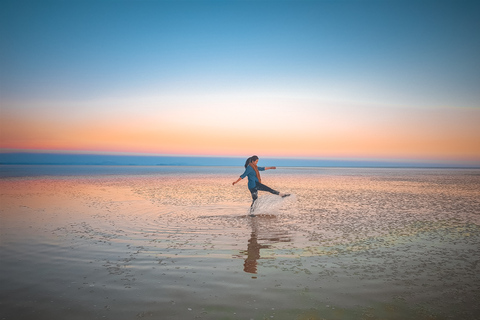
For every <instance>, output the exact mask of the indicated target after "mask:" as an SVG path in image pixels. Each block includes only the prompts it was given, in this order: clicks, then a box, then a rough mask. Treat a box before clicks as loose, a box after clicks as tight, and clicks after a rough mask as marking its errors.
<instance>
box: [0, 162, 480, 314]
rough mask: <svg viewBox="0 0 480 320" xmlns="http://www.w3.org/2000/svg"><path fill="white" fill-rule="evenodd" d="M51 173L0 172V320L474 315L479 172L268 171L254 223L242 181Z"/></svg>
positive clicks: (217, 176) (479, 256)
mask: <svg viewBox="0 0 480 320" xmlns="http://www.w3.org/2000/svg"><path fill="white" fill-rule="evenodd" d="M9 169H11V170H9ZM42 170H43V171H42ZM59 170H63V171H56V169H55V167H53V166H52V167H48V168H43V167H36V168H32V167H29V168H28V170H27V171H28V172H27V173H24V174H22V167H14V168H13V167H12V168H9V167H5V166H4V167H2V170H1V172H3V174H2V176H3V178H1V179H0V193H1V195H0V203H1V209H0V283H1V284H2V285H1V286H0V319H53V318H56V319H97V318H99V319H137V318H151V319H460V318H461V319H476V316H477V315H478V314H480V304H479V301H480V289H479V288H480V276H479V274H480V263H479V260H480V250H479V248H480V170H440V169H322V168H316V169H315V168H288V169H287V168H279V169H278V170H271V171H268V172H265V173H263V175H262V178H263V179H262V182H264V183H265V184H267V185H268V186H270V187H272V188H274V189H277V190H280V191H284V192H289V193H292V196H291V197H288V198H285V199H281V198H279V197H278V196H274V195H271V194H267V193H260V197H259V200H258V201H259V203H258V208H257V209H256V212H255V213H256V217H254V218H252V217H250V216H249V215H248V213H249V206H250V203H251V198H250V193H249V191H248V190H247V187H246V181H242V182H241V183H239V184H237V185H235V186H232V184H231V183H232V182H233V181H234V180H236V179H237V177H238V176H239V175H240V174H241V173H242V172H243V170H242V168H241V167H238V168H232V167H142V168H130V167H106V168H104V169H103V170H102V168H98V167H96V168H94V169H93V170H92V168H90V167H76V168H74V167H70V168H65V167H61V169H59ZM5 172H10V174H5Z"/></svg>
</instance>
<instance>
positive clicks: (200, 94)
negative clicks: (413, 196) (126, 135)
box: [0, 0, 480, 157]
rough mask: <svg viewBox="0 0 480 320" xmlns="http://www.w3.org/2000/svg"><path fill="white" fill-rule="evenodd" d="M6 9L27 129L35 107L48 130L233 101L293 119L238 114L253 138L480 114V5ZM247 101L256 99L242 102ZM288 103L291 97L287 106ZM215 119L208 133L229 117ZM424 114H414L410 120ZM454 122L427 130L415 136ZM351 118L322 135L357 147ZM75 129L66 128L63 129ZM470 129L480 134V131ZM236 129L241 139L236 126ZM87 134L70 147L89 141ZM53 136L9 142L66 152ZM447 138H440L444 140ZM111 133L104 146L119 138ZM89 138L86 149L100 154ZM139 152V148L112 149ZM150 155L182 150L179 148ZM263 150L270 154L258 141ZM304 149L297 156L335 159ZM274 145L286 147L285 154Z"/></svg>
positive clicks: (5, 52) (10, 109)
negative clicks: (400, 117)
mask: <svg viewBox="0 0 480 320" xmlns="http://www.w3.org/2000/svg"><path fill="white" fill-rule="evenodd" d="M0 12H1V13H0V26H1V30H2V31H1V38H0V46H1V47H2V50H1V56H0V58H1V62H0V69H1V70H2V71H1V73H0V83H1V89H0V90H1V91H0V93H1V101H2V113H4V114H6V115H7V116H8V118H9V119H10V118H11V119H14V120H12V121H18V122H19V123H22V119H23V120H25V121H24V122H23V124H19V125H17V128H22V126H27V125H28V124H29V123H30V122H28V121H33V120H32V119H29V116H31V115H36V119H37V120H38V121H39V122H42V121H43V122H42V123H40V124H39V125H43V126H52V124H50V122H48V121H50V120H51V119H50V118H56V121H57V122H64V123H68V122H69V121H74V120H75V119H77V120H75V121H79V120H78V119H80V118H83V119H85V121H86V122H85V123H87V121H89V119H90V120H92V119H102V121H105V123H108V121H109V119H108V115H109V114H112V115H113V114H117V113H118V114H123V115H124V116H125V117H126V118H130V119H132V118H133V119H134V120H135V121H136V122H137V123H145V122H148V121H149V120H150V119H152V118H156V117H158V118H159V119H168V121H169V123H172V121H170V119H171V118H169V117H178V115H175V116H174V115H172V113H171V111H172V110H182V111H181V112H180V114H196V115H198V114H202V112H203V113H205V114H207V113H208V114H210V113H215V112H216V111H215V110H219V109H218V108H223V109H222V110H221V111H220V112H218V114H221V115H222V116H219V117H218V119H217V123H222V122H223V123H229V122H233V121H234V120H235V119H238V116H237V115H238V114H239V113H240V112H244V113H245V114H248V112H249V111H252V110H255V111H256V110H259V111H260V112H259V114H261V115H262V116H263V115H267V114H269V113H271V112H272V110H273V112H276V111H278V112H284V113H283V114H285V115H288V116H285V117H284V118H282V119H280V118H278V119H277V118H275V120H269V119H268V118H267V117H265V118H264V119H265V120H264V122H260V124H259V122H256V121H254V124H253V125H252V126H249V124H248V120H245V119H239V120H241V121H242V122H243V126H235V127H234V129H235V130H237V131H238V130H245V131H248V132H251V131H252V130H256V128H258V126H259V125H262V126H265V128H267V129H268V130H265V132H262V134H268V132H272V135H274V136H282V137H283V136H284V134H283V133H282V132H276V131H275V130H276V127H279V126H281V127H283V130H291V131H292V132H291V134H292V135H296V134H297V138H296V139H298V140H302V138H305V137H306V135H310V136H313V135H316V134H319V132H318V131H314V130H313V129H312V131H310V133H309V131H307V130H305V131H302V130H303V128H302V122H304V121H305V119H304V117H305V114H306V115H307V118H308V117H309V118H310V119H316V118H318V120H319V123H323V122H322V121H327V122H331V121H330V120H325V119H322V117H323V115H326V114H328V113H329V112H331V111H330V110H332V109H335V110H336V111H335V113H336V114H335V115H334V117H333V118H334V119H336V120H338V119H339V118H345V119H346V118H348V117H349V114H353V115H354V116H355V117H357V119H358V122H359V129H358V130H359V131H364V130H363V129H361V127H362V126H363V127H364V128H368V127H372V119H376V118H377V117H378V116H379V115H380V117H381V118H382V119H384V118H385V119H387V118H388V119H390V118H395V117H396V115H397V114H399V113H403V112H404V110H406V112H407V113H412V114H415V112H419V114H424V113H425V112H427V113H428V112H433V113H436V112H437V111H436V110H437V109H438V108H444V109H445V108H446V109H448V110H449V111H448V112H446V113H445V114H446V116H447V119H453V120H452V121H454V122H455V123H454V125H452V127H451V128H449V129H448V130H450V129H451V130H452V131H455V130H457V129H456V128H458V127H462V126H463V122H464V119H472V118H473V119H478V120H480V115H479V113H478V111H477V110H478V109H480V90H478V88H480V59H479V58H478V57H480V37H479V36H478V35H479V32H480V4H479V2H478V1H394V0H391V1H115V0H108V1H2V4H1V10H0ZM188 98H190V100H188ZM240 99H245V101H243V103H242V104H235V103H234V101H239V100H240ZM126 101H127V102H128V103H127V102H126ZM192 101H194V102H192ZM279 101H290V103H289V104H288V105H283V106H280V107H278V109H275V107H274V106H275V105H279V103H278V102H279ZM195 103H198V105H195ZM212 105H216V106H218V107H215V108H213V107H212ZM216 108H217V109H216ZM225 108H227V109H225ZM229 108H230V109H229ZM152 109H155V112H154V113H153V111H152ZM465 109H468V110H470V111H465ZM72 110H74V111H72ZM100 110H101V111H100ZM138 110H140V111H138ZM225 110H227V111H225ZM296 110H297V111H296ZM351 110H355V111H354V112H353V113H352V112H351ZM472 110H473V111H472ZM230 111H231V112H230ZM139 112H141V115H140V114H139ZM442 112H443V111H442ZM42 114H48V118H49V119H46V118H47V116H44V117H45V119H43V118H42V116H41V115H42ZM452 115H454V116H452ZM457 115H458V119H457V118H456V116H457ZM32 117H33V116H32ZM277 117H278V116H277ZM415 117H416V116H415V115H413V116H412V118H415ZM57 118H58V119H57ZM72 118H75V119H72ZM363 118H365V119H367V120H365V119H363ZM425 118H428V117H425ZM434 118H435V117H434ZM26 119H28V121H27V120H26ZM62 119H63V120H62ZM122 119H123V118H122ZM368 119H369V120H368ZM435 119H437V118H435ZM438 119H439V118H438ZM118 121H119V122H118V123H119V126H125V124H124V123H122V121H123V120H118ZM165 121H167V120H165ZM182 121H183V120H181V121H178V123H177V122H175V121H173V122H175V125H176V127H177V128H180V129H181V130H182V132H185V131H188V127H191V126H192V123H191V122H189V121H183V122H182ZM202 121H204V123H205V127H204V128H203V129H208V130H210V129H212V128H213V127H215V126H216V125H217V123H209V122H208V119H203V118H202ZM290 121H291V123H292V127H291V128H288V126H289V122H290ZM350 121H352V120H350ZM432 121H433V120H432ZM435 121H437V120H435ZM413 122H414V121H411V120H408V121H407V122H406V123H405V126H409V125H411V124H412V123H413ZM85 123H83V126H85ZM160 123H161V121H160V120H159V122H158V124H159V125H160ZM276 123H277V124H276ZM441 123H443V120H438V123H437V122H431V123H426V124H418V127H415V128H416V129H415V128H414V132H420V131H421V128H422V126H425V127H428V128H430V127H432V128H433V127H435V126H438V125H439V124H441ZM55 125H57V124H53V126H55ZM373 125H375V124H373ZM465 125H466V126H472V124H470V123H465ZM152 126H153V124H152ZM343 126H344V125H342V124H341V125H339V128H341V129H338V130H336V129H335V128H332V129H331V130H330V131H328V132H322V133H321V134H322V135H331V136H332V137H334V138H335V139H337V140H335V139H334V140H335V141H346V140H348V137H347V136H345V135H347V134H352V133H346V132H345V129H344V128H343ZM405 126H404V127H405ZM415 126H417V125H415ZM207 127H208V128H207ZM398 127H401V124H398ZM182 128H183V129H182ZM312 128H313V124H312ZM180 129H179V130H180ZM62 130H64V129H62V128H60V127H59V130H58V134H62ZM132 130H134V129H132ZM135 130H137V129H135ZM196 130H197V131H198V130H202V128H201V127H198V128H196ZM212 130H213V129H212ZM222 130H225V128H224V127H222ZM381 130H384V128H379V129H378V131H379V133H380V134H381ZM415 130H416V131H415ZM468 130H469V131H468V132H469V133H468V134H470V133H471V132H473V134H474V136H475V135H479V132H478V130H475V128H474V127H471V128H469V129H468ZM8 134H11V135H12V136H14V135H15V134H16V135H19V134H20V133H13V132H12V133H10V132H8ZM69 134H70V135H75V134H76V135H80V133H69ZM142 134H143V133H142ZM176 134H177V132H174V131H172V132H170V133H169V135H170V136H172V135H176ZM178 134H179V136H180V133H178ZM212 134H213V133H212ZM402 134H403V133H399V134H398V135H399V136H400V135H402ZM416 134H418V133H416ZM452 134H454V133H452ZM32 135H33V136H35V135H36V134H32ZM64 135H67V134H66V133H65V134H64ZM101 135H102V134H101V133H99V136H101ZM302 135H303V136H302ZM372 135H375V134H374V133H371V134H370V135H369V137H370V136H372ZM403 135H404V136H405V134H403ZM465 135H467V133H465ZM5 136H8V135H7V134H5ZM158 137H159V138H158V139H159V140H162V139H165V138H162V137H163V136H160V135H159V136H158ZM231 137H232V141H235V139H234V138H235V137H234V136H233V133H232V136H231ZM462 137H463V136H462ZM462 137H461V138H459V139H463V138H462ZM475 137H476V136H475ZM77 138H78V139H76V140H75V139H73V140H72V141H71V142H70V144H71V145H76V144H77V143H78V140H79V136H78V137H77ZM49 139H50V140H51V138H49V137H45V138H43V140H41V139H40V138H39V139H38V141H30V144H29V143H26V142H25V143H23V142H22V143H23V144H22V143H20V142H19V141H13V140H12V142H11V143H10V142H9V143H4V144H3V145H2V146H3V147H6V146H7V147H8V146H10V147H11V146H12V145H18V146H19V147H18V148H26V149H28V148H29V147H28V146H29V145H45V146H46V147H45V148H47V146H57V148H58V149H65V148H66V147H64V146H63V145H62V144H52V143H50V142H51V141H50V140H49ZM119 139H120V138H119ZM205 139H207V138H205ZM365 139H370V138H365ZM442 139H445V138H444V137H443V136H442V137H440V136H438V138H437V139H436V140H435V141H437V140H438V141H437V142H435V143H439V144H440V143H441V140H442ZM470 139H472V136H471V135H470ZM180 140H182V139H180ZM427 140H428V139H427ZM427 140H425V141H426V142H425V143H426V144H428V143H429V142H428V141H430V140H428V141H427ZM105 141H106V142H105V144H104V146H105V145H107V144H108V141H110V140H108V139H106V140H105ZM112 141H113V140H112ZM182 141H183V140H182ZM179 143H180V142H179ZM338 143H339V144H340V143H341V142H338ZM402 143H403V144H405V142H402ZM402 143H400V142H399V145H401V144H402ZM65 145H67V143H65ZM78 145H80V144H78ZM378 145H379V146H380V147H378V148H379V151H378V152H376V153H375V151H374V150H373V149H372V150H367V151H366V152H365V154H363V155H362V156H365V155H369V154H372V155H374V154H375V156H379V155H380V156H382V154H385V155H388V154H390V153H391V152H390V151H389V152H390V153H387V152H385V153H382V150H381V149H382V148H383V147H382V146H381V143H379V144H378ZM82 146H83V147H79V148H83V149H82V150H83V151H85V150H86V149H88V148H90V150H94V149H95V148H97V147H96V146H90V145H88V144H87V143H85V144H83V145H82ZM312 146H315V147H318V148H319V149H322V148H324V149H328V146H326V145H325V143H324V141H323V140H322V141H317V142H315V141H312V142H311V143H310V144H309V148H310V149H311V148H312ZM48 148H53V147H48ZM98 148H99V147H98ZM104 148H105V147H104ZM169 148H170V149H169ZM182 148H183V149H182ZM189 148H190V147H189V146H188V145H181V147H179V148H177V149H178V150H180V151H178V152H177V153H182V154H186V153H188V152H189V150H193V151H192V152H193V153H196V154H198V153H199V151H198V150H197V149H189ZM212 148H216V149H215V150H219V151H217V152H216V154H220V153H221V150H223V149H222V148H224V146H223V145H222V144H221V143H218V144H217V145H214V146H213V147H212ZM349 148H352V147H351V146H349V145H348V144H345V146H344V148H343V149H338V150H337V149H331V152H330V153H329V155H333V154H335V153H338V154H339V155H341V156H345V155H346V154H348V150H350V149H349ZM468 148H470V149H471V148H472V147H468ZM468 148H467V149H468ZM133 149H135V148H133V147H132V146H131V145H128V146H125V147H124V149H122V147H121V146H118V147H116V149H115V150H113V151H116V152H122V151H125V152H129V151H132V150H133ZM144 149H145V150H143V151H144V152H158V153H164V151H165V150H167V151H165V152H167V153H168V150H177V149H175V148H174V147H173V146H170V147H168V148H167V147H166V148H165V149H158V151H152V147H151V146H146V147H145V148H144ZM255 149H256V150H257V151H260V152H256V153H261V151H262V150H261V148H260V150H258V149H259V146H255ZM95 150H97V149H95ZM182 150H184V151H182ZM212 150H213V149H212ZM243 150H246V149H242V152H240V154H242V155H243ZM279 150H280V149H279ZM302 150H303V149H302ZM302 150H297V151H292V152H291V153H289V154H288V155H289V156H291V155H292V154H298V155H301V156H304V155H306V156H309V155H316V156H322V153H321V152H317V153H311V154H310V153H308V152H306V151H302ZM305 150H306V149H305ZM352 150H353V151H352V153H356V152H357V153H358V152H359V151H358V150H357V149H355V148H352ZM135 151H136V152H141V151H142V150H140V149H139V148H138V149H135ZM227 151H228V150H227ZM172 152H174V151H172ZM245 152H248V151H245ZM265 152H266V153H267V152H268V153H269V155H271V156H275V155H278V156H282V155H283V154H281V152H280V151H278V150H277V151H275V150H273V149H272V150H265ZM295 152H296V153H295ZM402 152H403V151H402V150H400V151H399V152H398V155H395V156H397V157H400V156H401V155H402ZM226 153H227V154H232V151H228V152H226ZM252 153H254V152H252ZM407 153H408V152H407ZM439 154H440V153H439ZM408 156H410V157H412V156H414V154H413V153H412V155H408ZM443 156H444V155H439V156H438V157H443ZM457 156H458V157H462V154H459V155H457ZM464 156H465V157H472V153H471V152H470V153H468V152H464ZM477 156H478V155H477V154H476V153H475V154H473V157H477ZM432 157H435V153H434V152H433V153H432Z"/></svg>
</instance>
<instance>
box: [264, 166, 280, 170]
mask: <svg viewBox="0 0 480 320" xmlns="http://www.w3.org/2000/svg"><path fill="white" fill-rule="evenodd" d="M270 169H277V167H265V170H270Z"/></svg>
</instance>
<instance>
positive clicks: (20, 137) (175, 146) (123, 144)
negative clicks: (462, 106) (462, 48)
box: [0, 110, 480, 161]
mask: <svg viewBox="0 0 480 320" xmlns="http://www.w3.org/2000/svg"><path fill="white" fill-rule="evenodd" d="M478 115H479V110H468V111H465V110H464V111H463V113H462V114H461V115H460V116H459V115H458V113H456V114H453V113H451V112H450V113H449V112H446V114H441V113H439V112H437V114H432V113H428V114H427V113H425V114H423V115H418V114H417V115H411V114H403V115H400V116H397V117H396V118H395V119H393V120H389V119H387V120H385V119H382V121H378V120H375V119H373V120H362V119H360V120H359V121H358V122H356V121H354V120H355V119H352V118H350V119H345V121H343V120H341V119H340V118H336V119H335V121H336V122H334V123H329V122H328V121H323V122H319V123H318V124H316V123H315V122H314V121H310V122H309V121H306V122H301V121H297V122H295V121H292V122H291V123H288V121H286V120H285V119H283V120H282V119H281V118H278V119H275V123H272V122H268V121H264V124H263V125H262V126H259V127H255V128H252V127H249V126H247V125H246V124H244V123H243V122H241V121H239V122H227V121H223V122H222V121H221V119H217V122H216V123H209V122H207V120H206V118H205V119H201V120H203V121H197V120H196V119H195V117H190V118H187V119H186V120H185V119H184V118H181V117H179V116H178V115H175V117H173V116H170V117H168V116H162V117H151V118H146V117H137V118H135V117H132V118H127V117H122V116H117V117H111V118H108V117H104V118H97V119H95V120H91V119H65V118H62V117H53V116H50V117H44V118H40V117H38V115H36V116H35V115H32V116H25V115H21V116H19V115H15V114H13V115H12V114H10V115H7V116H6V117H2V125H1V128H0V130H1V144H0V147H1V148H3V149H26V150H58V151H61V150H64V151H89V152H124V153H142V154H165V155H168V154H169V155H205V156H212V155H218V156H239V155H249V154H258V155H261V156H264V157H265V156H267V157H312V158H321V157H339V158H390V159H393V158H397V159H398V158H401V159H407V158H410V159H412V158H413V159H415V158H417V159H439V160H441V159H449V160H452V159H454V160H474V161H480V128H478V125H477V124H478V123H480V121H478V120H479V116H478ZM453 116H456V117H457V119H453V118H452V117H453ZM229 120H231V119H229ZM267 120H268V118H267ZM287 120H288V119H287ZM453 120H455V121H453ZM281 121H284V122H283V123H281V124H282V125H281V126H280V125H276V123H279V122H281Z"/></svg>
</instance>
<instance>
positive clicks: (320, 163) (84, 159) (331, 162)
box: [0, 152, 480, 169]
mask: <svg viewBox="0 0 480 320" xmlns="http://www.w3.org/2000/svg"><path fill="white" fill-rule="evenodd" d="M244 161H245V159H244V158H240V157H221V156H218V157H202V156H142V155H140V156H135V155H101V154H61V153H21V152H15V153H0V165H3V166H8V165H45V166H54V165H55V166H155V167H159V166H204V167H243V164H244ZM260 165H262V166H277V167H287V168H295V167H298V168H392V169H393V168H434V169H442V168H444V169H479V168H480V163H477V162H474V161H468V162H467V161H464V162H459V161H457V162H455V161H450V162H447V161H418V160H417V161H415V160H408V161H407V160H405V161H398V160H397V161H394V160H365V159H306V158H300V159H295V158H270V157H261V163H260Z"/></svg>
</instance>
